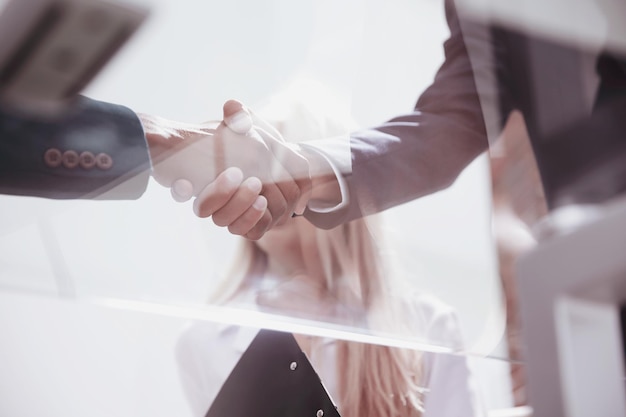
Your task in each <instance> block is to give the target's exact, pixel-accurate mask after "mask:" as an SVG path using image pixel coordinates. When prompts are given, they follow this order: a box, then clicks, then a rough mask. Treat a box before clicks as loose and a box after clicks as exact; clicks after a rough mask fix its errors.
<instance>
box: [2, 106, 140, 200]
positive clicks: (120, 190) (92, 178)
mask: <svg viewBox="0 0 626 417" xmlns="http://www.w3.org/2000/svg"><path fill="white" fill-rule="evenodd" d="M149 175H150V158H149V154H148V148H147V144H146V140H145V138H144V134H143V128H142V126H141V123H140V122H139V119H138V118H137V116H136V115H135V114H134V113H133V112H132V111H131V110H129V109H127V108H125V107H122V106H117V105H114V104H109V103H102V102H98V101H95V100H90V99H87V98H82V97H81V98H80V99H79V100H77V102H76V105H75V106H74V107H72V109H70V110H69V111H68V112H67V113H66V114H64V115H63V116H62V117H61V118H59V119H51V120H41V119H36V118H34V117H32V116H27V115H23V114H17V113H15V112H10V111H7V110H4V111H0V193H3V194H14V195H28V196H39V197H48V198H60V199H64V198H98V197H101V198H109V199H132V198H138V197H139V196H140V195H141V194H142V193H143V191H144V190H145V188H146V186H147V183H148V178H149ZM111 190H113V191H111ZM107 192H108V193H107ZM103 193H107V194H105V195H104V196H103V195H102V194H103Z"/></svg>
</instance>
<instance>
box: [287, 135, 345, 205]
mask: <svg viewBox="0 0 626 417" xmlns="http://www.w3.org/2000/svg"><path fill="white" fill-rule="evenodd" d="M297 148H298V153H299V154H300V155H302V156H303V157H304V159H305V160H306V161H307V164H308V168H309V178H310V180H311V193H310V195H309V198H308V201H307V202H306V205H307V206H309V203H310V202H313V201H315V202H316V204H317V203H321V204H322V205H329V204H330V205H334V204H339V203H340V202H341V201H342V194H341V188H340V186H339V181H338V179H337V176H336V174H335V172H334V170H333V168H332V166H331V164H330V163H329V162H328V160H327V159H326V158H325V157H324V156H323V155H322V154H321V153H319V152H318V151H316V150H315V149H312V148H309V147H306V146H300V145H297Z"/></svg>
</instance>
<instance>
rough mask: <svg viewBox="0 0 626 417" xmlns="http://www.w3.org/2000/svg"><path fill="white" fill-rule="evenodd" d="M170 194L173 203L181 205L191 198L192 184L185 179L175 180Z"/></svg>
mask: <svg viewBox="0 0 626 417" xmlns="http://www.w3.org/2000/svg"><path fill="white" fill-rule="evenodd" d="M170 192H171V193H172V198H174V200H175V201H178V202H179V203H183V202H185V201H188V200H189V199H190V198H191V197H193V184H191V181H189V180H186V179H179V180H176V181H174V183H173V184H172V188H171V189H170Z"/></svg>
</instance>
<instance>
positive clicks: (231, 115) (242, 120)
mask: <svg viewBox="0 0 626 417" xmlns="http://www.w3.org/2000/svg"><path fill="white" fill-rule="evenodd" d="M224 124H225V125H226V126H228V127H229V128H230V130H232V131H233V132H235V133H239V134H245V133H248V132H249V131H250V129H252V116H251V115H250V112H249V111H248V110H247V109H246V108H245V107H244V105H243V104H241V102H239V101H237V100H228V101H227V102H226V103H224Z"/></svg>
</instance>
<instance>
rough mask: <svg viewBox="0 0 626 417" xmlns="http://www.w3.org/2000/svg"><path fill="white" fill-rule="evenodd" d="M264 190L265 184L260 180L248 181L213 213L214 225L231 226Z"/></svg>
mask: <svg viewBox="0 0 626 417" xmlns="http://www.w3.org/2000/svg"><path fill="white" fill-rule="evenodd" d="M262 188H263V184H261V180H259V179H258V178H255V177H251V178H248V179H246V180H245V181H244V182H243V183H241V186H240V187H239V188H238V189H237V191H236V192H235V194H233V196H232V197H231V198H230V199H229V200H228V202H227V203H226V204H224V205H223V206H222V207H221V208H220V209H218V210H216V211H215V212H214V213H213V223H215V224H216V225H218V226H222V227H223V226H229V225H230V224H231V223H233V222H234V221H235V220H237V219H238V218H239V217H240V216H242V215H243V214H244V213H245V212H246V211H247V210H248V209H249V208H250V207H252V205H253V203H255V202H256V199H257V197H259V193H260V192H261V189H262ZM263 210H265V207H264V208H263ZM246 231H247V230H246Z"/></svg>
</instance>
